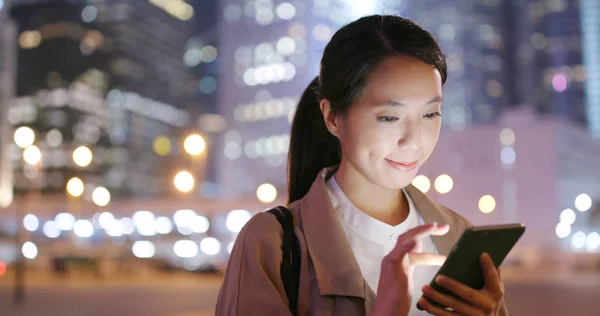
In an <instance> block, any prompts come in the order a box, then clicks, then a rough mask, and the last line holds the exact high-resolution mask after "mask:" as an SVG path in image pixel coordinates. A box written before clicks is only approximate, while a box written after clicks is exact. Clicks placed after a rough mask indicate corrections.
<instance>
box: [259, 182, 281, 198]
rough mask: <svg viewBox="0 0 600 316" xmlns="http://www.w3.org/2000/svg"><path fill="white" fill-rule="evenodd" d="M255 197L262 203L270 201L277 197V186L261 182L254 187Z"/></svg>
mask: <svg viewBox="0 0 600 316" xmlns="http://www.w3.org/2000/svg"><path fill="white" fill-rule="evenodd" d="M256 197H257V198H258V200H259V201H261V202H263V203H271V202H273V201H275V199H276V198H277V188H275V186H274V185H272V184H270V183H263V184H261V185H259V186H258V188H257V189H256Z"/></svg>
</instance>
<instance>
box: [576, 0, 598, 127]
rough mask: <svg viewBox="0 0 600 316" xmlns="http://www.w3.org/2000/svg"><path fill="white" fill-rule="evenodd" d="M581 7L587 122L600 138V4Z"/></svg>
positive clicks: (590, 1)
mask: <svg viewBox="0 0 600 316" xmlns="http://www.w3.org/2000/svg"><path fill="white" fill-rule="evenodd" d="M580 6H581V10H580V12H581V30H582V38H581V40H582V45H583V64H584V65H585V69H586V78H585V95H586V99H585V100H586V109H587V111H586V114H587V119H588V120H587V122H588V125H589V129H590V132H591V133H592V135H594V136H595V137H600V54H598V52H599V51H600V2H598V1H594V0H582V1H580Z"/></svg>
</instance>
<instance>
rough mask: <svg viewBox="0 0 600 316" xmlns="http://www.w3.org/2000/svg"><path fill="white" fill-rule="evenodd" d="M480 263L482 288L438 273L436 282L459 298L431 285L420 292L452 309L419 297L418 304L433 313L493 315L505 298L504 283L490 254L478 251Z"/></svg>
mask: <svg viewBox="0 0 600 316" xmlns="http://www.w3.org/2000/svg"><path fill="white" fill-rule="evenodd" d="M480 264H481V267H482V269H483V275H484V280H485V286H484V287H483V289H481V290H475V289H473V288H471V287H468V286H466V285H464V284H462V283H460V282H458V281H455V280H452V279H450V278H448V277H446V276H438V277H437V278H436V280H435V281H436V283H437V284H439V285H440V286H442V287H444V288H446V289H448V290H450V291H452V292H453V293H455V294H456V295H457V296H458V297H460V299H457V298H454V297H452V296H448V295H445V294H442V293H440V292H438V291H436V290H435V289H433V288H432V287H431V286H429V285H426V286H424V287H423V294H424V295H425V296H426V297H428V298H430V299H431V300H433V301H435V302H438V303H440V304H442V305H444V306H447V307H448V308H450V309H452V311H449V310H445V309H443V308H440V307H437V306H434V305H432V304H431V303H429V302H428V301H427V300H425V299H423V298H421V299H420V300H419V304H420V305H421V307H423V309H425V310H426V311H427V312H429V313H430V314H432V315H436V316H448V315H465V316H480V315H481V316H483V315H485V316H495V315H498V311H499V309H500V306H501V304H502V299H503V298H504V285H503V284H502V281H501V276H500V270H496V267H495V266H494V262H493V261H492V258H491V257H490V256H489V255H488V254H486V253H484V254H483V255H481V258H480Z"/></svg>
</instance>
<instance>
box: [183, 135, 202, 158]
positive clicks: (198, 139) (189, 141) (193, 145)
mask: <svg viewBox="0 0 600 316" xmlns="http://www.w3.org/2000/svg"><path fill="white" fill-rule="evenodd" d="M183 148H184V149H185V151H186V152H187V153H188V154H190V155H192V156H198V155H200V154H202V153H203V152H204V151H205V150H206V140H204V137H202V136H200V134H192V135H190V136H188V137H186V139H185V141H184V142H183Z"/></svg>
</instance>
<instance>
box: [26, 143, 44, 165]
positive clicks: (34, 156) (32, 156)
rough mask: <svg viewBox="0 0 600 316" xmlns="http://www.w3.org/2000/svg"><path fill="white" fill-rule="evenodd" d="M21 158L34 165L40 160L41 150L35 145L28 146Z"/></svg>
mask: <svg viewBox="0 0 600 316" xmlns="http://www.w3.org/2000/svg"><path fill="white" fill-rule="evenodd" d="M23 160H25V162H26V163H28V164H30V165H32V166H35V165H37V164H38V163H40V161H41V160H42V152H41V151H40V149H39V148H37V146H35V145H31V146H28V147H27V148H25V150H24V151H23Z"/></svg>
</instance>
